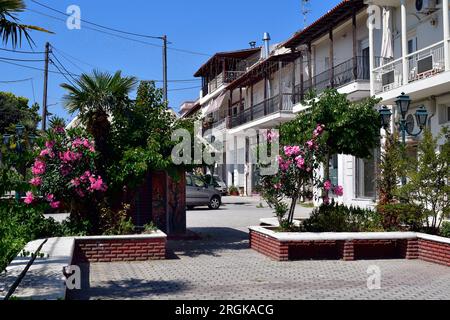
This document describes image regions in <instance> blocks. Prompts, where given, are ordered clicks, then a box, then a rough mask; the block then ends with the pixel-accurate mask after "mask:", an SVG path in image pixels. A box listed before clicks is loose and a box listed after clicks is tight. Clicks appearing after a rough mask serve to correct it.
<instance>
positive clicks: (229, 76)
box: [202, 71, 245, 96]
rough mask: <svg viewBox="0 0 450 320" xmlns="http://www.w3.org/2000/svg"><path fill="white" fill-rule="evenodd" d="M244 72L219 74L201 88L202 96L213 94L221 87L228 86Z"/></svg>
mask: <svg viewBox="0 0 450 320" xmlns="http://www.w3.org/2000/svg"><path fill="white" fill-rule="evenodd" d="M244 73H245V71H225V72H221V73H219V74H218V75H217V76H216V77H214V78H213V79H212V80H210V81H208V83H207V84H206V85H205V86H204V87H203V89H202V91H203V96H206V95H207V94H210V93H213V92H214V91H216V90H217V89H219V88H220V87H221V86H222V85H224V84H228V83H231V82H233V81H234V80H236V79H237V78H239V77H240V76H241V75H243V74H244Z"/></svg>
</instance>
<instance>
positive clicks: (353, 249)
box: [250, 227, 450, 266]
mask: <svg viewBox="0 0 450 320" xmlns="http://www.w3.org/2000/svg"><path fill="white" fill-rule="evenodd" d="M391 235H392V238H389V237H390V236H391ZM310 237H311V239H308V235H304V236H303V237H302V236H301V237H299V239H297V240H295V239H294V238H295V234H288V233H278V234H277V233H275V232H272V231H270V228H269V229H265V228H261V227H255V228H251V229H250V247H251V248H252V249H254V250H256V251H258V252H259V253H262V254H264V255H266V256H268V257H270V258H272V259H274V260H278V261H288V260H309V259H328V260H330V259H334V260H339V259H342V260H345V261H351V260H357V259H388V258H393V259H422V260H426V261H429V262H434V263H439V264H442V265H446V266H450V239H448V240H446V239H445V238H441V237H435V236H429V235H424V234H416V233H412V232H410V233H378V234H369V233H366V234H363V233H360V234H357V233H355V234H351V235H350V234H345V233H342V234H339V233H329V234H328V235H324V234H310ZM327 237H328V238H329V239H327ZM352 237H353V238H352ZM377 237H379V238H377ZM355 238H356V239H355Z"/></svg>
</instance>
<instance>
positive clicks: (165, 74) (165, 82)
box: [161, 35, 167, 103]
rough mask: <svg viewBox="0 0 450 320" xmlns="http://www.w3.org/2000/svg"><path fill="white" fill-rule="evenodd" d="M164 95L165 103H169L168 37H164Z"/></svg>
mask: <svg viewBox="0 0 450 320" xmlns="http://www.w3.org/2000/svg"><path fill="white" fill-rule="evenodd" d="M161 38H162V40H163V94H164V102H166V103H167V35H163V36H162V37H161Z"/></svg>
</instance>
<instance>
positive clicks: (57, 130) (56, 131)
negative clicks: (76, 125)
mask: <svg viewBox="0 0 450 320" xmlns="http://www.w3.org/2000/svg"><path fill="white" fill-rule="evenodd" d="M53 132H55V133H64V132H66V130H65V129H64V127H56V128H54V129H53Z"/></svg>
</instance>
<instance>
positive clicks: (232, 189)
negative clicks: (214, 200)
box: [228, 186, 239, 194]
mask: <svg viewBox="0 0 450 320" xmlns="http://www.w3.org/2000/svg"><path fill="white" fill-rule="evenodd" d="M228 193H230V194H231V193H239V189H238V188H237V187H236V186H231V187H229V188H228Z"/></svg>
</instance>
